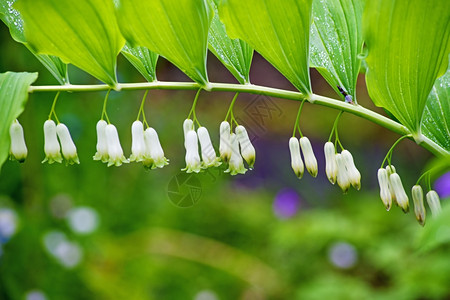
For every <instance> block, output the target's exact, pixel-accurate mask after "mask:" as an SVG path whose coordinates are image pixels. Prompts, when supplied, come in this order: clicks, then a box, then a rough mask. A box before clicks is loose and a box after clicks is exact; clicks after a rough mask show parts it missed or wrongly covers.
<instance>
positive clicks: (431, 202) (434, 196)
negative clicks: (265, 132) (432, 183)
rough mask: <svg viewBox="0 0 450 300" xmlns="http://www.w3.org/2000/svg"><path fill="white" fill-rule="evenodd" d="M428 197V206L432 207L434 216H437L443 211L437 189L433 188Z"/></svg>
mask: <svg viewBox="0 0 450 300" xmlns="http://www.w3.org/2000/svg"><path fill="white" fill-rule="evenodd" d="M426 197H427V202H428V206H429V207H430V209H431V214H432V215H433V217H437V216H438V215H439V214H440V213H441V211H442V209H441V201H440V200H439V195H438V193H436V191H433V190H431V191H429V192H428V193H427V196H426Z"/></svg>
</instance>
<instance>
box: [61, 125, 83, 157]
mask: <svg viewBox="0 0 450 300" xmlns="http://www.w3.org/2000/svg"><path fill="white" fill-rule="evenodd" d="M56 133H57V135H58V138H59V142H60V143H61V150H62V154H63V156H64V158H65V160H66V163H67V164H70V165H73V164H79V163H80V160H79V159H78V154H77V147H76V146H75V144H74V142H73V140H72V137H71V136H70V132H69V129H68V128H67V126H66V125H64V124H62V123H60V124H58V125H57V126H56Z"/></svg>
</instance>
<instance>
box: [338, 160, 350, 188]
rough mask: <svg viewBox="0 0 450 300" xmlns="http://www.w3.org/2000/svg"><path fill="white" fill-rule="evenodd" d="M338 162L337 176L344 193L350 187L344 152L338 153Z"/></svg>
mask: <svg viewBox="0 0 450 300" xmlns="http://www.w3.org/2000/svg"><path fill="white" fill-rule="evenodd" d="M336 163H337V167H338V170H337V178H336V181H337V184H338V185H339V187H340V188H341V190H342V191H343V192H344V193H347V191H348V189H349V188H350V179H349V178H348V174H347V168H346V167H345V162H344V158H343V157H342V154H340V153H338V154H336Z"/></svg>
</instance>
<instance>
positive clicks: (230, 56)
mask: <svg viewBox="0 0 450 300" xmlns="http://www.w3.org/2000/svg"><path fill="white" fill-rule="evenodd" d="M215 1H216V2H217V3H214V1H210V3H211V5H212V6H213V8H214V18H213V20H212V22H211V27H210V28H209V38H208V42H209V50H211V52H212V53H213V54H214V55H215V56H216V57H217V58H218V59H219V60H220V61H221V62H222V63H223V64H224V65H225V67H226V68H227V69H228V70H229V71H230V72H231V74H233V76H234V77H236V79H237V80H238V81H239V82H240V83H242V84H246V83H250V79H249V73H250V66H251V64H252V58H253V49H252V48H251V47H250V46H249V45H248V44H247V43H246V42H244V41H242V40H239V39H230V38H229V37H228V35H227V32H226V31H225V25H223V23H222V22H221V21H220V19H219V12H218V10H217V4H218V2H219V0H215Z"/></svg>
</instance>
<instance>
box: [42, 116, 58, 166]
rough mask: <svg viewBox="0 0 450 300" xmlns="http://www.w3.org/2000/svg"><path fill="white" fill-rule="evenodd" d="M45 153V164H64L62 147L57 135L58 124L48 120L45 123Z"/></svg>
mask: <svg viewBox="0 0 450 300" xmlns="http://www.w3.org/2000/svg"><path fill="white" fill-rule="evenodd" d="M44 152H45V159H44V160H43V161H42V162H43V163H44V162H48V163H49V164H52V163H54V162H58V163H61V162H62V156H61V147H60V145H59V142H58V137H57V135H56V124H55V122H54V121H53V120H47V121H45V123H44Z"/></svg>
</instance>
